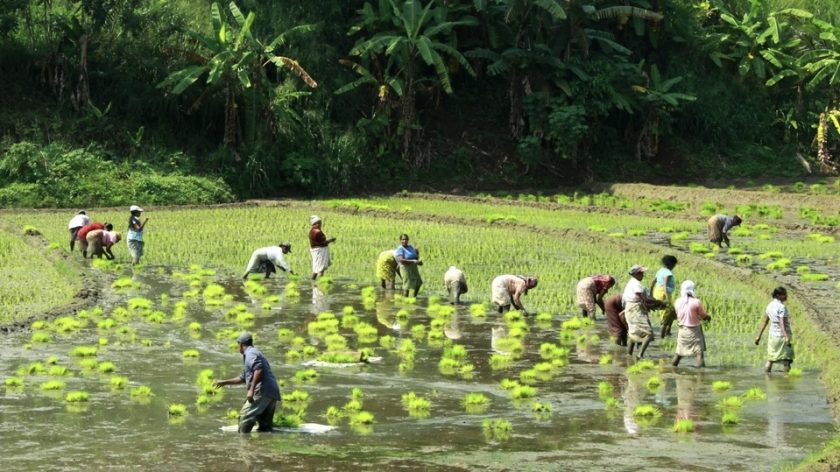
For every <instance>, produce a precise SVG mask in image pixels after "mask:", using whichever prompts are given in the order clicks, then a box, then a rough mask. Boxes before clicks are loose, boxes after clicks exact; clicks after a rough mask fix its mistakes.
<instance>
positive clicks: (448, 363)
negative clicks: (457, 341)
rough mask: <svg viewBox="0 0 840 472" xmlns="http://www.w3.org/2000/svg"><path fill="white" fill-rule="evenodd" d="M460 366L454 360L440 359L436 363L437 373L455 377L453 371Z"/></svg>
mask: <svg viewBox="0 0 840 472" xmlns="http://www.w3.org/2000/svg"><path fill="white" fill-rule="evenodd" d="M460 366H461V363H460V362H458V361H457V360H455V359H450V358H448V357H442V358H441V359H440V361H438V372H440V373H441V375H455V371H456V370H457V369H458V368H459V367H460Z"/></svg>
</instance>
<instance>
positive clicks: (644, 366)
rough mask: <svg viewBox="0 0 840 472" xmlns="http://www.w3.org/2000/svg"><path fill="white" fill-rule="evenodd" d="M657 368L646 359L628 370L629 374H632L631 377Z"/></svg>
mask: <svg viewBox="0 0 840 472" xmlns="http://www.w3.org/2000/svg"><path fill="white" fill-rule="evenodd" d="M655 367H656V364H655V363H654V362H653V361H652V360H649V359H645V360H642V361H639V362H636V363H635V364H633V365H631V366H630V367H628V368H627V373H628V374H630V375H634V374H640V373H642V372H644V371H646V370H650V369H653V368H655Z"/></svg>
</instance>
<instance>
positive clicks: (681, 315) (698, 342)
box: [671, 280, 712, 367]
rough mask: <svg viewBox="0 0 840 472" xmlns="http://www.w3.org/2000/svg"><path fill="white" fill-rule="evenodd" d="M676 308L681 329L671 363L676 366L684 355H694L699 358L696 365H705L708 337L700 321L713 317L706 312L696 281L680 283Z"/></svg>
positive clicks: (675, 303)
mask: <svg viewBox="0 0 840 472" xmlns="http://www.w3.org/2000/svg"><path fill="white" fill-rule="evenodd" d="M674 309H675V310H676V312H677V322H678V323H679V326H680V331H679V334H678V335H677V352H676V354H675V355H674V360H673V361H672V362H671V364H672V365H674V366H675V367H676V366H677V365H679V363H680V359H682V358H683V357H686V356H694V357H696V358H697V364H696V367H705V366H706V361H705V357H704V356H705V354H704V353H705V352H706V337H705V335H704V334H703V327H702V326H700V321H708V320H711V319H712V317H711V316H709V315H708V314H707V313H706V310H704V309H703V304H702V303H700V299H698V298H697V296H696V294H695V290H694V282H692V281H690V280H686V281H685V282H683V283H682V285H680V297H679V298H677V301H676V302H674Z"/></svg>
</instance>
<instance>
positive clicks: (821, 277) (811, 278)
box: [799, 274, 829, 282]
mask: <svg viewBox="0 0 840 472" xmlns="http://www.w3.org/2000/svg"><path fill="white" fill-rule="evenodd" d="M799 279H800V280H802V281H803V282H823V281H826V280H828V279H829V276H828V274H802V276H801V277H799Z"/></svg>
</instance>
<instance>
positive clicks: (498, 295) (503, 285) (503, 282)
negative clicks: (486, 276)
mask: <svg viewBox="0 0 840 472" xmlns="http://www.w3.org/2000/svg"><path fill="white" fill-rule="evenodd" d="M490 288H491V291H492V294H493V303H495V304H496V305H498V306H507V305H511V304H513V300H512V299H511V297H510V290H509V289H508V276H507V275H500V276H498V277H496V278H495V279H493V284H492V285H491V286H490Z"/></svg>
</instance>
